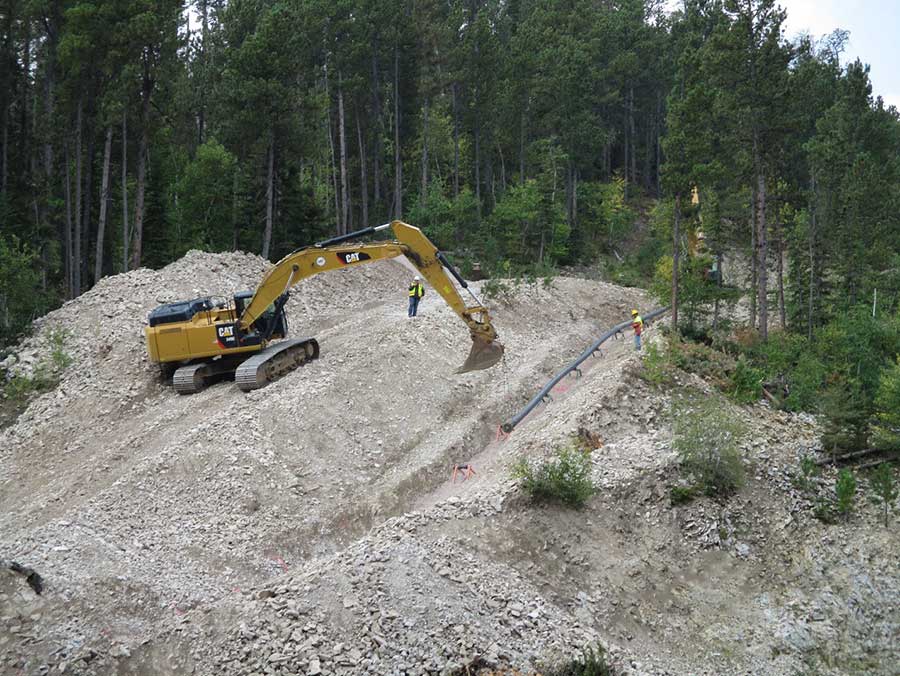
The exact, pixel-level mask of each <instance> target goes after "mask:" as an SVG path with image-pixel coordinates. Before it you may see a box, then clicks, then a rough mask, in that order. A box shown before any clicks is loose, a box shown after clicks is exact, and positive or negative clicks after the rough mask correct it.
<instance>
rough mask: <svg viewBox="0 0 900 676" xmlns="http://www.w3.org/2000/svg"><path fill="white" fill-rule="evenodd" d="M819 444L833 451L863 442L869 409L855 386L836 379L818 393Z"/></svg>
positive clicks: (854, 447)
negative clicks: (832, 383) (820, 419)
mask: <svg viewBox="0 0 900 676" xmlns="http://www.w3.org/2000/svg"><path fill="white" fill-rule="evenodd" d="M820 411H821V413H822V415H823V416H824V418H825V422H824V425H823V429H822V445H823V446H824V448H825V450H826V451H828V452H830V453H832V454H836V455H840V454H842V453H846V452H849V451H854V450H858V449H860V448H864V447H865V446H866V435H867V431H868V421H869V413H868V410H867V408H866V406H865V401H864V398H863V394H862V392H861V390H860V389H859V387H858V386H855V385H846V384H843V383H836V384H834V385H830V386H828V387H827V388H826V389H825V391H824V392H823V393H822V398H821V405H820Z"/></svg>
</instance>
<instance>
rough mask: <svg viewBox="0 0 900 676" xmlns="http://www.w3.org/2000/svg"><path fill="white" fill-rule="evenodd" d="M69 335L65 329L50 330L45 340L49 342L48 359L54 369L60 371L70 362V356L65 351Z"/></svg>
mask: <svg viewBox="0 0 900 676" xmlns="http://www.w3.org/2000/svg"><path fill="white" fill-rule="evenodd" d="M70 337H71V333H70V332H69V331H68V330H67V329H61V328H54V329H51V330H50V333H49V335H48V336H47V340H48V342H49V343H50V361H51V363H52V365H53V367H54V369H55V370H57V371H61V370H63V369H65V368H67V367H69V366H70V365H71V364H72V357H71V355H69V353H68V352H67V351H66V343H67V342H68V340H69V338H70Z"/></svg>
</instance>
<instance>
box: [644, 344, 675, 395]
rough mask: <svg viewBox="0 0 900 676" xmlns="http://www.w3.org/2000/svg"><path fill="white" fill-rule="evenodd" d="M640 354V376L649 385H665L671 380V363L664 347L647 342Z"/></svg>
mask: <svg viewBox="0 0 900 676" xmlns="http://www.w3.org/2000/svg"><path fill="white" fill-rule="evenodd" d="M642 352H643V353H642V355H641V370H640V376H641V378H643V379H644V380H646V381H647V382H648V383H650V384H651V385H656V386H660V385H665V384H667V383H670V382H671V381H672V375H673V373H672V363H671V360H670V358H669V354H668V351H667V350H666V349H660V348H659V345H658V344H657V343H656V342H655V341H654V342H647V344H646V346H645V347H644V349H643V351H642Z"/></svg>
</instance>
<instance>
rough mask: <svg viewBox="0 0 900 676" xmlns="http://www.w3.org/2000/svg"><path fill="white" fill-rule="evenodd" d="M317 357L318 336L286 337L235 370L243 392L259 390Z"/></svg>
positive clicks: (235, 375)
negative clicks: (288, 338)
mask: <svg viewBox="0 0 900 676" xmlns="http://www.w3.org/2000/svg"><path fill="white" fill-rule="evenodd" d="M318 357H319V343H318V342H317V341H316V339H315V338H293V339H291V340H283V341H281V342H280V343H277V344H276V345H272V346H270V347H267V348H266V349H265V350H263V351H262V352H259V353H257V354H255V355H253V356H252V357H250V359H247V360H246V361H244V362H243V363H241V365H240V366H238V367H237V370H236V371H235V372H234V382H235V383H237V386H238V387H240V388H241V389H242V390H243V391H244V392H249V391H250V390H257V389H259V388H261V387H265V386H266V385H268V384H269V383H271V382H272V381H274V380H277V379H278V378H280V377H281V376H283V375H284V374H285V373H288V372H290V371H293V370H294V369H295V368H297V367H299V366H303V364H305V363H307V362H310V361H312V360H313V359H317V358H318Z"/></svg>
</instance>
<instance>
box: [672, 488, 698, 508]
mask: <svg viewBox="0 0 900 676" xmlns="http://www.w3.org/2000/svg"><path fill="white" fill-rule="evenodd" d="M696 497H697V487H696V486H672V487H671V488H670V489H669V503H670V504H671V505H672V506H673V507H675V506H676V505H684V504H687V503H688V502H690V501H691V500H693V499H694V498H696Z"/></svg>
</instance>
